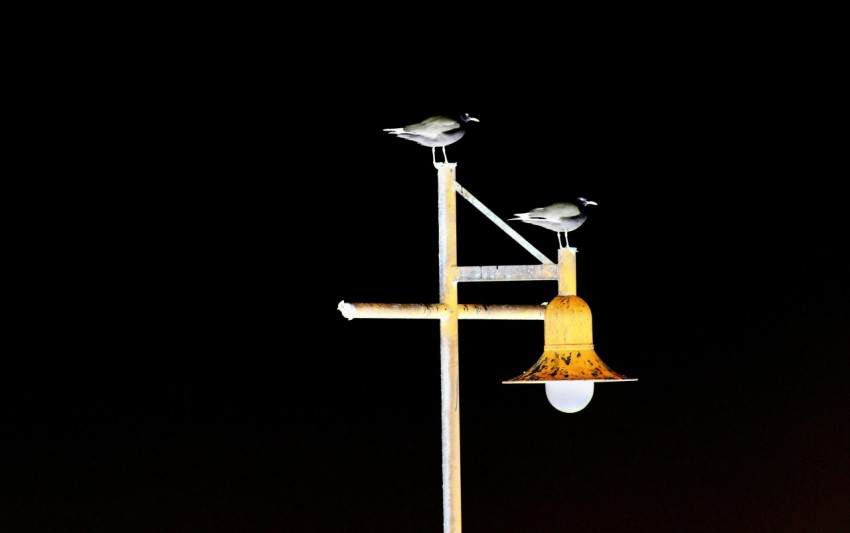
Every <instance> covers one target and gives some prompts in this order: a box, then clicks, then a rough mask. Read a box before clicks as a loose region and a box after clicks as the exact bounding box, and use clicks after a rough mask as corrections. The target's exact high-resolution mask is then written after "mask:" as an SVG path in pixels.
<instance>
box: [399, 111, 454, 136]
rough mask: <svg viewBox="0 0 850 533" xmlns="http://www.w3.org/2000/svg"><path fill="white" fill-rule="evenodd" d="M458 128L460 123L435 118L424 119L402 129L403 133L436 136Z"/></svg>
mask: <svg viewBox="0 0 850 533" xmlns="http://www.w3.org/2000/svg"><path fill="white" fill-rule="evenodd" d="M459 127H460V123H459V122H458V121H456V120H454V119H450V118H449V117H443V116H437V117H430V118H426V119H425V120H423V121H422V122H418V123H416V124H411V125H409V126H405V127H404V131H407V132H410V133H417V134H420V135H431V136H433V135H437V134H440V133H444V132H447V131H450V130H453V129H456V128H459Z"/></svg>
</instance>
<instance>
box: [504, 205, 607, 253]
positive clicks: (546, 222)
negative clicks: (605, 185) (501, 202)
mask: <svg viewBox="0 0 850 533" xmlns="http://www.w3.org/2000/svg"><path fill="white" fill-rule="evenodd" d="M588 205H597V203H596V202H594V201H592V200H588V199H587V198H583V197H579V198H577V199H576V202H575V203H572V202H560V203H556V204H552V205H549V206H546V207H538V208H537V209H532V210H531V211H529V212H528V213H514V216H516V218H509V219H508V220H521V221H522V222H525V223H527V224H533V225H535V226H540V227H541V228H546V229H549V230H552V231H554V232H555V233H557V235H558V247H559V248H568V247H569V246H570V244H569V240H568V239H567V233H569V232H571V231H573V230H574V229H576V228H578V227H579V226H581V225H582V224H584V221H585V220H587V212H586V211H585V210H584V208H585V207H587V206H588ZM561 233H563V234H564V246H561Z"/></svg>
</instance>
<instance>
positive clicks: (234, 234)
mask: <svg viewBox="0 0 850 533" xmlns="http://www.w3.org/2000/svg"><path fill="white" fill-rule="evenodd" d="M625 63H627V64H631V67H629V68H625V67H624V66H623V65H620V67H621V68H619V69H618V70H613V71H611V72H608V73H607V75H605V76H599V77H594V78H592V79H593V80H594V81H593V82H586V83H583V84H579V83H575V82H574V81H573V82H562V81H561V80H563V79H564V78H561V77H557V76H554V75H553V76H551V77H549V76H540V75H537V76H534V75H533V72H532V70H531V69H529V70H528V71H526V72H514V73H513V74H514V76H515V77H514V78H513V79H511V80H510V81H511V82H512V83H511V84H510V86H508V84H507V83H506V82H507V81H508V80H507V79H506V78H508V76H507V75H502V76H503V77H502V78H500V77H499V76H495V77H494V76H490V77H488V78H486V80H485V79H484V78H480V79H479V78H475V77H473V78H472V79H473V81H474V84H473V83H457V90H454V91H451V92H449V93H447V94H443V95H441V96H439V97H437V98H435V97H434V96H433V90H432V89H431V92H429V90H427V88H425V87H420V88H419V89H416V88H413V89H410V90H409V91H408V92H407V93H405V94H404V96H403V97H402V96H401V95H400V94H399V91H398V87H390V86H388V85H382V84H380V83H375V84H374V85H372V86H369V87H364V88H363V90H364V91H366V92H368V93H369V94H370V96H371V98H370V100H369V101H368V103H367V102H364V101H360V100H357V99H356V98H355V97H354V96H353V95H352V96H348V97H345V98H339V99H336V100H334V101H332V102H329V103H326V104H323V105H321V106H319V105H313V102H312V101H310V100H308V99H307V96H303V98H302V100H300V101H302V102H305V105H303V106H292V107H293V109H288V110H287V109H284V110H281V109H279V108H277V107H272V109H273V115H274V116H275V117H289V118H291V117H292V116H295V117H297V120H296V121H295V122H296V123H297V124H299V127H300V128H302V129H303V130H304V131H306V134H307V138H306V139H304V138H300V139H299V138H295V139H293V135H294V133H293V131H292V129H289V130H287V129H286V128H280V129H277V128H276V125H277V124H280V122H277V121H276V120H269V121H268V122H267V121H265V120H262V119H258V118H256V116H255V117H252V118H250V119H244V118H243V117H242V115H241V113H240V112H236V111H234V114H233V116H232V117H228V121H229V122H228V126H229V125H230V124H231V123H232V124H234V125H235V126H236V127H234V128H229V127H227V128H225V127H223V126H221V125H220V124H215V123H214V121H209V122H208V123H207V122H204V123H202V124H201V125H200V126H199V125H198V124H194V125H193V126H192V127H193V128H199V129H204V128H208V129H205V130H204V133H203V136H204V138H206V139H211V138H213V137H216V136H217V135H218V134H219V133H221V134H222V135H223V138H224V139H228V140H229V141H232V142H233V145H232V146H233V147H235V148H234V150H232V151H227V150H224V148H225V147H227V146H228V143H227V142H223V141H222V140H221V139H216V140H215V142H213V143H212V145H209V146H206V145H204V146H201V145H202V144H203V143H198V146H194V147H193V150H194V152H192V156H190V157H184V158H182V159H181V161H180V164H178V165H171V166H169V167H168V171H164V172H163V173H162V174H163V177H161V178H160V177H157V178H155V179H153V180H152V181H151V180H150V179H148V178H146V177H144V175H150V174H151V172H150V171H151V170H154V169H156V167H157V165H147V164H145V163H138V164H137V165H136V166H135V167H134V168H138V169H140V172H138V173H137V174H138V176H136V175H134V176H132V177H131V179H129V180H128V181H129V182H130V185H126V188H124V187H122V188H120V190H119V188H118V187H116V189H115V190H114V191H111V192H112V194H113V196H112V198H113V200H114V203H115V204H120V205H113V206H112V207H110V208H109V209H110V211H111V212H113V213H112V214H114V215H115V219H116V220H119V221H120V222H119V224H118V227H106V228H104V227H103V224H102V219H99V220H100V221H101V222H99V223H98V224H95V223H94V222H92V223H91V224H86V227H88V228H96V231H95V232H94V234H88V236H87V237H86V238H85V239H81V240H79V241H74V242H75V244H73V245H68V244H67V243H66V238H71V237H74V236H75V235H78V234H77V232H76V231H72V230H66V231H67V232H66V233H64V234H63V235H62V236H60V238H57V240H56V242H57V243H60V242H61V243H65V244H63V246H67V248H59V249H58V251H57V252H56V253H55V254H54V255H53V256H52V257H53V258H54V259H55V260H56V261H59V260H60V259H61V261H62V263H61V264H63V265H68V263H70V265H69V266H68V267H67V268H65V269H62V270H61V272H60V273H59V274H56V271H55V270H53V269H50V268H46V269H45V270H42V271H40V272H42V273H44V274H45V279H48V280H49V281H44V282H43V285H41V286H40V287H41V288H40V290H41V291H44V293H43V295H42V296H40V297H39V298H38V299H36V300H35V302H34V303H33V302H30V303H29V304H28V306H27V307H25V308H23V309H24V311H25V312H24V313H23V314H24V315H26V316H27V317H30V318H32V319H33V320H32V321H30V323H29V326H30V328H31V329H30V328H27V329H26V331H27V340H28V341H27V343H26V344H25V345H24V346H25V347H19V348H16V350H21V352H20V353H21V357H20V358H19V359H20V360H21V361H22V362H21V363H20V366H21V368H22V371H21V372H6V373H4V375H3V380H4V387H3V388H2V390H0V394H2V410H0V417H2V418H0V423H2V427H3V428H4V438H3V439H2V448H0V452H2V453H0V458H2V459H0V480H2V481H0V530H2V531H4V532H6V531H8V532H15V533H16V532H25V531H26V532H29V531H33V532H44V531H57V532H58V531H62V532H65V531H87V532H93V531H109V532H114V531H122V532H123V531H132V532H135V531H140V532H141V531H146V532H147V531H168V532H184V531H186V532H189V531H191V532H196V531H197V532H213V531H216V532H217V531H222V532H232V531H239V532H287V533H289V532H302V531H303V532H311V533H312V532H316V533H324V532H343V531H345V532H348V531H351V532H355V531H356V532H361V531H362V532H370V533H377V532H405V533H418V532H423V533H426V532H428V533H430V532H435V531H440V530H441V527H442V506H441V505H442V504H441V497H442V496H441V471H440V464H441V457H440V453H441V442H440V374H439V329H438V323H437V322H436V321H424V320H409V321H405V320H354V321H348V320H346V319H344V318H343V317H342V315H341V314H340V313H339V312H338V311H337V309H336V306H337V304H338V302H339V301H340V300H346V301H350V302H390V303H432V302H436V301H437V299H438V277H437V276H438V270H437V267H438V265H437V220H436V214H437V213H436V192H437V191H436V171H435V170H434V168H433V167H432V166H431V163H430V153H429V150H428V149H427V148H424V147H421V146H417V145H415V144H413V143H410V142H407V141H403V140H400V139H396V138H393V137H391V136H389V135H387V134H386V133H384V132H382V131H381V130H382V128H387V127H396V126H403V125H405V124H408V123H411V122H415V121H418V120H420V119H422V118H425V117H426V116H429V115H432V114H438V113H453V112H457V111H468V112H470V113H471V114H472V115H474V116H476V117H478V118H479V119H480V120H481V122H480V123H479V124H476V125H475V126H476V127H475V129H474V130H473V131H471V132H470V133H469V134H468V135H467V136H466V137H465V138H464V139H462V140H461V141H460V142H458V143H457V144H455V145H453V146H450V147H449V148H448V154H449V157H450V159H451V160H452V161H456V162H458V168H457V180H458V181H459V182H460V183H461V184H462V185H463V186H464V187H466V188H467V189H468V190H469V191H470V192H471V193H472V194H474V195H475V196H476V197H477V198H478V199H479V200H480V201H482V202H483V203H484V204H485V205H487V206H488V207H489V208H490V209H491V210H493V211H494V212H495V213H496V214H498V215H500V216H501V217H502V218H508V217H510V216H511V215H512V214H513V213H516V212H520V211H527V210H529V209H531V208H533V207H538V206H542V205H546V204H548V203H552V202H555V201H561V200H565V199H571V198H574V197H575V196H578V195H583V196H586V197H588V198H590V199H593V200H595V201H597V202H598V204H599V205H598V206H597V207H596V208H595V209H594V210H593V211H592V212H591V214H590V218H589V220H588V222H587V223H586V224H585V225H584V226H583V227H582V228H580V229H579V230H577V231H576V232H574V233H572V234H571V236H570V243H571V244H572V245H573V246H575V247H577V248H578V250H579V254H578V275H577V278H578V294H579V295H580V296H581V297H582V298H584V299H585V301H587V302H588V304H589V305H590V307H591V309H592V311H593V326H594V329H593V335H594V342H595V346H596V349H597V352H598V353H599V354H600V356H601V357H602V358H603V360H604V361H605V362H606V363H607V364H608V365H609V366H611V367H612V368H613V369H614V370H616V371H619V372H621V373H624V374H626V375H628V376H631V377H636V378H638V381H637V382H630V383H618V384H602V385H599V386H597V387H596V392H595V394H594V398H593V400H592V402H591V403H590V405H589V406H588V407H587V408H586V409H584V410H583V411H581V412H579V413H576V414H572V415H568V414H563V413H560V412H558V411H556V410H554V409H553V408H552V407H550V406H549V404H548V402H547V401H546V398H545V394H544V391H543V387H542V386H541V387H536V386H522V387H519V386H507V385H502V384H501V381H502V380H505V379H509V378H511V377H514V376H516V375H517V374H519V373H520V372H522V371H524V370H525V369H527V368H529V367H530V366H531V365H532V364H533V363H534V362H535V361H536V359H537V358H538V357H539V355H540V353H541V351H542V345H543V329H542V323H541V322H519V321H517V322H509V321H499V322H492V321H463V322H461V324H460V341H459V342H460V380H461V382H460V398H461V445H462V460H461V463H462V485H463V497H462V505H463V526H464V531H465V532H468V533H475V532H486V533H501V532H518V531H531V532H535V533H548V532H560V531H595V532H645V531H653V532H677V533H679V532H686V531H687V532H712V533H714V532H718V531H724V532H725V531H729V532H738V531H741V532H753V531H770V532H799V531H806V532H838V531H847V530H848V527H850V502H848V494H850V491H848V487H850V456H849V455H848V453H847V450H848V449H850V423H848V422H850V420H848V418H850V417H849V416H848V415H850V392H848V391H850V389H848V387H847V384H846V377H847V375H848V371H850V363H848V355H850V327H848V326H850V314H848V309H850V305H848V304H850V290H848V288H849V287H850V282H848V280H847V272H848V263H847V260H846V259H845V257H846V256H847V247H848V245H850V236H848V233H850V232H848V229H850V225H848V223H847V219H846V213H847V211H846V206H845V203H846V202H844V200H843V197H842V196H843V188H842V187H840V184H841V182H842V181H843V179H844V178H845V177H846V175H847V173H846V170H847V169H846V163H845V162H841V167H835V166H834V163H835V161H836V155H837V154H838V150H839V143H838V141H837V140H836V138H834V137H832V136H831V135H829V134H827V133H826V131H825V128H826V126H828V124H829V123H830V120H829V119H828V118H827V119H824V118H823V117H824V116H828V114H829V113H830V112H831V108H830V104H829V103H828V99H826V98H823V99H817V98H810V96H812V95H816V94H820V95H822V94H824V92H826V91H828V90H829V88H831V87H832V85H831V81H830V79H829V76H825V77H820V76H815V74H814V73H813V72H810V71H808V70H806V69H805V68H802V67H801V68H800V69H798V70H796V71H794V73H795V75H809V77H808V78H807V79H809V80H810V83H809V84H807V85H806V87H805V94H803V93H801V91H798V90H796V89H791V88H790V87H788V85H787V84H785V82H786V81H787V80H788V79H789V77H791V76H792V75H791V74H790V73H789V71H788V70H787V69H786V68H776V69H771V68H769V67H765V66H763V65H764V64H763V63H760V64H761V65H762V66H761V67H759V68H758V69H756V68H751V65H745V66H738V67H731V66H716V65H715V67H714V70H712V71H711V72H708V73H707V72H706V71H704V70H700V69H697V68H692V69H690V70H688V69H684V70H679V71H678V73H677V75H676V76H675V77H674V76H670V75H669V72H668V74H666V75H662V73H661V71H662V70H663V69H661V68H660V67H659V69H658V70H654V69H652V68H650V67H648V66H647V65H646V64H644V63H640V62H637V61H635V62H632V63H629V62H628V61H625ZM676 65H680V66H681V64H680V63H676ZM668 66H669V65H668ZM600 70H601V69H600ZM368 76H369V73H367V72H364V77H368ZM439 76H440V74H439V69H435V71H434V80H433V81H434V83H439ZM517 78H521V80H522V83H518V79H517ZM449 81H452V79H451V77H448V78H447V80H446V82H447V83H448V82H449ZM821 89H824V90H823V91H821ZM245 92H250V91H245ZM304 92H305V93H307V92H309V88H308V89H307V90H306V91H304ZM308 104H309V105H308ZM247 107H248V110H246V112H245V114H246V115H251V114H252V113H254V112H256V111H257V108H260V107H261V105H260V104H256V103H254V104H250V103H249V104H247ZM295 107H299V108H298V109H294V108H295ZM187 122H189V120H188V119H187ZM248 125H250V126H256V127H257V128H259V131H249V130H248V128H247V127H246V128H244V129H240V128H241V127H243V126H248ZM187 127H188V126H187ZM269 129H271V130H273V131H274V133H273V134H271V135H268V131H269ZM281 130H282V131H281ZM211 132H214V133H211ZM238 132H244V137H241V136H240V135H239V133H238ZM261 132H262V133H261ZM184 133H185V132H184V130H183V129H181V127H180V126H179V125H178V126H177V127H176V128H175V129H173V130H172V131H171V132H170V133H169V134H168V137H167V141H162V142H161V143H157V142H152V143H151V144H150V145H149V146H148V148H149V149H150V150H151V152H152V153H153V152H156V151H158V150H163V149H164V150H171V149H173V144H172V143H173V141H174V140H175V139H179V138H180V137H181V135H182V134H184ZM269 139H272V140H273V141H270V140H269ZM840 148H841V150H842V152H843V151H846V148H845V147H844V146H843V145H841V146H840ZM195 156H197V157H198V158H199V159H200V160H203V161H205V162H208V163H207V164H204V165H202V166H201V167H200V168H201V170H199V169H198V168H197V167H196V166H194V165H193V164H192V162H191V160H192V159H193V157H195ZM219 163H220V164H219ZM141 170H143V171H141ZM154 175H157V176H159V174H154ZM131 198H132V199H137V198H142V199H144V201H139V202H130V203H132V204H133V205H132V207H131V208H130V211H131V212H132V213H134V214H139V213H142V212H144V214H145V217H144V222H139V220H138V219H137V218H136V217H134V216H132V215H131V216H128V217H126V218H125V217H124V216H122V215H125V214H126V213H122V211H123V210H124V207H123V204H122V201H124V200H129V199H131ZM137 203H138V205H136V204H137ZM514 227H515V229H517V230H518V231H519V232H520V233H521V234H522V235H523V236H524V237H526V238H527V239H528V240H529V241H531V242H532V243H533V244H534V245H535V246H536V247H538V248H539V249H540V250H541V251H543V252H544V253H546V254H548V255H550V257H555V254H556V246H557V244H556V239H555V236H554V234H552V233H551V232H548V231H546V230H543V229H540V228H536V227H532V226H525V225H523V226H514ZM458 249H459V262H460V264H461V265H496V264H531V263H533V262H534V259H533V258H532V257H531V256H530V255H529V254H528V253H527V252H526V251H524V250H523V249H522V248H520V246H519V245H518V244H516V243H514V241H513V240H511V239H510V237H508V236H507V235H505V234H504V233H502V232H501V230H499V229H498V228H496V227H495V226H494V225H493V224H491V223H490V222H489V221H488V220H486V219H485V218H484V217H483V215H481V214H480V213H478V211H477V210H475V209H474V208H473V207H472V206H471V205H469V204H468V203H467V202H466V201H465V200H464V199H462V198H459V199H458ZM63 250H66V251H67V250H71V251H72V253H69V254H63V253H62V251H63ZM104 250H107V251H106V252H104ZM69 258H70V259H69ZM56 264H59V263H56ZM47 274H50V276H47ZM45 287H46V288H45ZM556 291H557V287H556V284H555V283H554V282H527V283H482V284H462V285H461V287H460V300H461V302H465V303H540V302H542V301H545V300H548V299H550V298H552V297H553V296H554V295H555V294H556ZM40 294H41V293H40ZM24 322H26V321H24Z"/></svg>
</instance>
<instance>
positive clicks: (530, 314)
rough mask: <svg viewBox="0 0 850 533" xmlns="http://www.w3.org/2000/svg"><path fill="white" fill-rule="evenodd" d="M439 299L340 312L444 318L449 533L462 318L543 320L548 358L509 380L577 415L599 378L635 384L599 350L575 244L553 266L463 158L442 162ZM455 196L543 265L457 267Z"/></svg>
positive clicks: (457, 512)
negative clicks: (536, 387) (528, 290)
mask: <svg viewBox="0 0 850 533" xmlns="http://www.w3.org/2000/svg"><path fill="white" fill-rule="evenodd" d="M435 166H436V168H437V182H438V197H437V198H438V199H437V211H438V222H439V233H438V241H439V267H440V272H439V275H440V301H439V303H436V304H385V303H384V304H382V303H350V302H345V301H341V302H340V303H339V306H338V309H339V311H340V312H341V313H342V315H343V316H344V317H345V318H348V319H349V320H351V319H354V318H405V319H439V320H440V377H441V393H442V394H441V411H442V444H443V453H442V457H443V461H442V471H443V531H444V533H461V506H460V494H461V493H460V404H459V387H458V357H459V350H458V321H459V320H462V319H466V320H468V319H475V320H543V321H544V350H543V355H542V356H540V358H539V359H538V360H537V362H536V363H535V364H534V365H533V366H532V367H531V368H530V369H529V370H527V371H525V372H523V373H522V374H520V375H519V376H516V377H514V378H512V379H509V380H506V381H504V382H503V383H507V384H516V383H526V384H527V383H543V384H545V388H546V396H547V398H548V399H549V402H550V403H551V404H552V405H553V406H554V407H555V408H556V409H558V410H560V411H563V412H567V413H574V412H576V411H579V410H581V409H582V408H584V407H585V406H586V405H587V404H588V402H590V399H591V398H592V396H593V387H594V383H595V382H605V381H614V382H616V381H634V379H633V378H628V377H626V376H623V375H622V374H618V373H617V372H614V371H613V370H611V369H610V368H608V366H606V365H605V363H603V362H602V360H601V359H600V358H599V356H598V355H597V354H596V351H595V350H594V347H593V333H592V322H591V313H590V307H589V306H588V305H587V303H586V302H585V301H584V300H582V299H581V298H580V297H578V296H577V295H576V249H575V248H562V249H559V250H558V263H557V264H556V263H553V262H552V261H551V260H549V258H547V257H546V256H545V255H544V254H542V253H541V252H540V251H538V250H537V249H536V248H534V247H533V246H532V245H531V244H530V243H529V242H528V241H526V240H525V239H524V238H523V237H522V236H521V235H519V234H518V233H517V232H516V231H515V230H514V229H513V228H511V227H510V226H508V225H507V224H506V223H505V222H504V221H503V220H501V219H500V218H499V217H498V216H496V215H495V214H494V213H493V212H492V211H490V210H489V209H488V208H487V207H486V206H485V205H484V204H482V203H481V202H479V201H478V200H477V199H476V198H475V197H474V196H472V194H470V193H469V191H467V190H466V189H464V188H463V187H462V186H461V185H460V184H459V183H457V181H456V179H455V173H456V169H457V164H456V163H438V164H435ZM456 194H459V195H461V196H463V197H464V198H465V199H466V200H468V201H469V202H470V203H471V204H472V205H473V206H475V207H476V208H477V209H478V210H479V211H481V212H482V213H483V214H484V215H485V216H487V218H489V219H490V220H491V221H493V223H495V224H496V225H497V226H499V227H500V228H501V229H502V230H503V231H505V232H506V233H508V235H510V236H511V237H512V238H513V239H514V240H516V241H517V242H518V243H519V244H520V245H521V246H523V247H524V248H525V249H526V250H527V251H528V252H529V253H531V254H532V255H533V256H534V257H535V258H537V259H538V260H539V261H540V264H536V265H501V266H458V264H457V225H456V206H457V202H456V200H457V197H456ZM533 280H553V281H557V282H558V295H557V296H556V297H555V298H553V299H552V300H551V301H550V302H548V304H545V305H486V306H485V305H480V304H460V303H458V290H457V289H458V285H457V284H458V283H459V282H482V281H533Z"/></svg>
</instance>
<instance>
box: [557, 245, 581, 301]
mask: <svg viewBox="0 0 850 533" xmlns="http://www.w3.org/2000/svg"><path fill="white" fill-rule="evenodd" d="M576 294H578V293H577V292H576V250H575V248H561V249H560V250H558V296H575V295H576Z"/></svg>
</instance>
